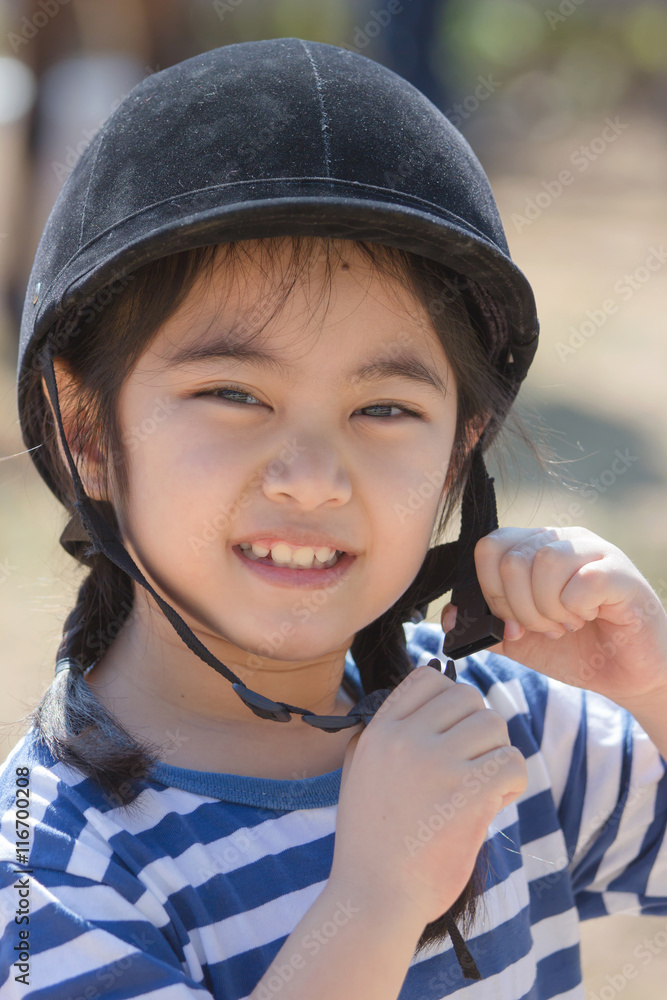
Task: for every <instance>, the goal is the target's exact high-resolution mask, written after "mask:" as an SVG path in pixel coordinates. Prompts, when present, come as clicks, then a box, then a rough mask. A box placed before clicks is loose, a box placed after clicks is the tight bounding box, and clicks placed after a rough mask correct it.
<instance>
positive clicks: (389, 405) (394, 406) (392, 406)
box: [193, 385, 422, 420]
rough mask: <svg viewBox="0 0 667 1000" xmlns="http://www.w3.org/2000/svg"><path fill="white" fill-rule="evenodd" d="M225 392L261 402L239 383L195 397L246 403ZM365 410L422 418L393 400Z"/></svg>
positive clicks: (387, 418)
mask: <svg viewBox="0 0 667 1000" xmlns="http://www.w3.org/2000/svg"><path fill="white" fill-rule="evenodd" d="M223 393H231V394H232V395H233V396H236V397H238V396H245V397H246V398H247V399H254V400H255V401H256V402H259V400H258V399H257V397H256V396H253V395H251V394H250V393H249V392H246V391H245V389H241V388H240V386H237V385H222V386H216V387H215V388H213V389H201V390H200V391H199V392H195V393H194V394H193V398H196V397H198V396H215V397H217V398H219V399H224V400H225V402H228V403H241V405H245V404H244V403H243V401H242V400H240V399H229V398H228V397H227V396H225V395H223ZM259 405H260V406H263V405H264V404H263V403H261V402H259ZM365 410H400V411H401V412H400V415H401V416H408V417H416V418H417V419H418V420H421V419H422V415H421V413H417V411H416V410H411V409H410V408H409V407H408V406H403V405H402V404H401V403H393V402H382V403H372V404H371V405H370V406H364V407H362V408H361V409H360V410H356V411H355V412H356V413H363V412H364V411H365ZM376 419H380V420H394V419H396V418H395V417H391V416H389V415H388V414H378V415H377V417H376Z"/></svg>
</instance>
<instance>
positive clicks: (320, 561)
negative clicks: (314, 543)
mask: <svg viewBox="0 0 667 1000" xmlns="http://www.w3.org/2000/svg"><path fill="white" fill-rule="evenodd" d="M239 548H240V549H243V551H244V552H246V554H247V555H248V556H249V557H250V558H251V559H252V557H253V556H255V557H256V558H258V559H261V558H263V557H264V556H268V554H269V552H270V553H271V558H272V559H273V561H274V562H275V563H279V564H280V565H281V566H291V567H293V568H294V569H299V568H300V569H311V568H312V566H313V565H315V566H316V568H317V567H319V566H325V565H331V566H333V564H334V563H335V562H336V549H330V548H329V547H328V546H326V545H322V546H319V547H318V548H312V547H311V546H310V545H302V546H300V547H292V546H291V545H288V544H287V542H276V544H275V545H273V546H271V548H270V549H268V548H267V547H266V545H260V544H259V542H253V543H252V544H250V542H240V543H239Z"/></svg>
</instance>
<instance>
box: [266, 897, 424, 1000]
mask: <svg viewBox="0 0 667 1000" xmlns="http://www.w3.org/2000/svg"><path fill="white" fill-rule="evenodd" d="M423 929H424V924H423V922H422V921H420V920H419V919H418V918H416V915H415V914H414V913H412V912H410V911H409V910H408V908H407V907H406V906H405V905H399V903H398V901H394V900H393V899H386V900H381V899H379V898H377V899H373V900H371V899H370V898H368V897H367V896H365V895H364V894H362V893H360V892H359V893H355V890H354V889H351V890H348V888H341V887H340V886H339V887H336V886H334V885H333V884H332V883H330V882H329V883H327V885H326V886H325V887H324V889H323V890H322V892H321V894H320V895H319V896H318V897H317V899H316V900H315V902H314V903H313V905H312V906H311V907H310V909H309V910H308V912H307V913H305V914H304V916H303V918H302V920H301V921H300V922H299V923H298V924H297V926H296V927H295V928H294V930H293V931H292V933H291V934H290V936H289V937H288V938H287V940H286V941H285V943H284V945H283V946H282V948H281V949H280V951H279V952H278V954H277V955H276V957H275V959H274V960H273V962H272V963H271V965H270V966H269V968H268V969H267V971H266V973H265V975H264V976H263V977H262V979H261V980H260V981H259V983H258V984H257V986H256V987H255V989H254V990H253V992H252V994H251V995H250V998H249V1000H269V998H273V996H274V994H275V993H276V990H278V989H279V990H280V998H281V1000H313V997H317V998H318V1000H340V998H341V997H345V998H346V1000H396V998H397V997H398V995H399V993H400V991H401V987H402V985H403V981H404V979H405V976H406V974H407V971H408V967H409V965H410V960H411V958H412V956H413V954H414V951H415V948H416V947H417V942H418V941H419V937H420V935H421V932H422V931H423Z"/></svg>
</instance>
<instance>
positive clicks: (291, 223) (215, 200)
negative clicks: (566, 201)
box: [18, 38, 539, 978]
mask: <svg viewBox="0 0 667 1000" xmlns="http://www.w3.org/2000/svg"><path fill="white" fill-rule="evenodd" d="M257 137H263V138H262V141H260V142H257V141H254V140H256V138H257ZM282 235H315V236H330V237H339V238H344V239H359V240H366V241H370V242H379V243H384V244H388V245H390V246H393V247H398V248H401V249H404V250H407V251H410V252H412V253H415V254H420V255H422V256H424V257H427V258H430V259H433V260H435V261H439V262H441V263H443V264H445V265H447V266H448V267H450V268H452V269H453V270H454V271H455V272H456V274H457V275H458V276H459V277H460V279H461V280H460V282H457V288H458V290H459V292H460V293H461V295H462V297H463V300H464V302H465V304H466V308H467V310H468V312H469V315H470V317H471V321H472V322H473V325H474V326H475V327H476V329H477V330H478V331H479V335H480V336H481V337H482V338H483V340H484V343H485V345H486V347H487V349H488V352H489V357H490V359H491V360H492V362H493V364H494V365H495V367H496V368H497V370H498V372H499V373H500V374H501V375H502V376H503V377H504V380H505V384H506V385H507V387H508V394H507V400H508V401H507V407H508V408H509V406H510V404H511V402H512V400H513V399H514V397H515V395H516V393H517V392H518V389H519V386H520V384H521V382H522V380H523V378H524V377H525V375H526V373H527V371H528V368H529V366H530V363H531V361H532V359H533V356H534V354H535V351H536V348H537V337H538V328H539V327H538V321H537V317H536V312H535V301H534V297H533V293H532V290H531V288H530V285H529V284H528V281H527V280H526V278H525V277H524V275H523V274H522V272H521V271H520V270H519V269H518V268H517V267H516V265H515V264H514V263H513V262H512V260H511V258H510V256H509V250H508V247H507V242H506V239H505V234H504V231H503V227H502V223H501V221H500V217H499V215H498V210H497V207H496V204H495V200H494V197H493V194H492V192H491V189H490V186H489V183H488V180H487V177H486V174H485V173H484V170H483V168H482V166H481V164H480V163H479V161H478V160H477V158H476V156H475V154H474V153H473V151H472V149H471V148H470V146H469V145H468V143H467V142H466V140H465V139H464V138H463V136H462V135H461V134H460V133H459V132H458V131H457V129H456V128H454V126H453V125H452V124H451V123H450V122H449V120H448V119H447V117H446V116H445V115H444V114H443V113H442V112H441V111H440V110H438V108H436V107H435V106H434V105H433V104H432V103H431V102H430V101H429V100H428V99H427V98H426V97H425V96H424V95H423V94H422V93H421V92H420V91H418V90H417V89H416V88H415V87H413V86H412V85H411V84H410V83H408V82H407V81H406V80H404V79H403V78H402V77H400V76H398V75H397V74H396V73H394V72H392V71H391V70H389V69H387V68H385V67H383V66H382V65H380V64H379V63H377V62H375V61H373V60H371V59H368V58H367V57H365V56H362V55H359V54H357V53H354V52H351V51H349V50H347V49H344V48H339V47H337V46H334V45H328V44H324V43H321V42H311V41H304V40H303V39H300V38H276V39H268V40H264V41H255V42H241V43H237V44H232V45H226V46H223V47H222V48H218V49H212V50H211V51H209V52H204V53H202V54H200V55H197V56H194V57H193V58H191V59H187V60H185V61H184V62H181V63H179V64H177V65H175V66H171V67H170V68H169V69H166V70H163V71H162V72H160V73H155V74H153V75H151V76H149V77H147V78H146V79H145V80H143V81H142V82H141V83H139V84H138V85H137V86H136V87H134V89H133V90H131V91H130V93H129V94H128V95H127V96H126V97H125V98H124V100H123V101H122V102H121V104H120V105H119V106H118V107H117V108H116V110H115V111H114V112H113V113H112V114H111V115H110V116H109V118H108V119H107V120H106V122H105V123H104V124H103V125H102V127H101V128H100V129H99V130H98V132H97V133H96V134H95V136H94V137H93V139H92V141H91V142H90V143H89V145H88V146H87V148H86V149H85V150H84V152H83V154H82V155H81V157H80V158H79V160H78V161H77V163H76V165H75V166H74V169H73V170H72V172H71V173H70V175H69V176H68V178H67V180H66V181H65V184H64V185H63V188H62V190H61V192H60V194H59V196H58V198H57V200H56V203H55V205H54V207H53V210H52V212H51V214H50V216H49V219H48V221H47V223H46V226H45V228H44V232H43V234H42V237H41V240H40V242H39V246H38V248H37V252H36V255H35V261H34V265H33V268H32V273H31V275H30V279H29V283H28V288H27V292H26V298H25V305H24V310H23V316H22V321H21V338H20V346H19V357H18V410H19V418H20V422H21V430H22V435H23V440H24V442H25V444H26V446H27V447H28V448H29V449H31V451H30V456H31V458H32V460H33V462H34V463H35V466H36V467H37V470H38V471H39V473H40V475H41V476H42V478H43V479H44V480H45V482H46V483H47V485H48V486H49V488H50V489H51V490H52V491H53V492H54V493H55V495H56V496H57V497H58V499H59V500H61V502H64V498H63V496H61V495H60V491H59V488H58V486H57V484H56V483H55V482H54V481H53V479H52V477H51V474H50V472H49V469H48V467H47V465H46V463H45V462H44V460H43V458H42V456H41V452H40V447H39V446H40V444H41V443H42V442H41V441H40V440H35V439H33V437H32V434H31V432H30V430H29V429H28V424H27V420H26V396H27V392H26V390H27V381H28V380H27V378H26V376H27V374H28V373H29V371H30V370H34V369H35V368H37V369H38V370H40V371H41V372H42V373H43V375H44V379H45V381H46V385H47V388H48V392H49V396H50V399H51V402H52V405H53V408H54V411H55V414H56V422H57V432H58V433H59V434H60V437H61V441H62V444H63V448H64V451H65V454H66V457H67V461H68V465H69V468H70V472H71V475H72V479H73V485H74V491H75V495H76V502H75V505H74V506H75V510H76V515H75V517H73V518H72V520H71V521H70V522H69V524H68V525H67V527H66V528H65V530H64V531H63V533H62V535H61V538H60V541H61V544H62V545H63V547H64V548H65V549H66V550H67V551H68V552H69V553H70V554H73V555H74V554H76V552H77V551H78V547H79V546H82V545H83V543H84V542H85V543H86V545H87V549H86V551H88V552H91V551H95V550H97V551H101V552H103V553H104V554H105V555H106V556H107V557H108V558H109V559H110V560H111V561H112V562H113V563H115V564H116V565H117V566H118V567H120V568H121V569H122V570H123V571H124V572H126V573H127V574H128V575H129V576H130V577H131V578H132V579H133V580H135V581H136V582H137V583H139V584H141V586H143V587H145V588H146V589H147V590H148V591H149V592H150V593H151V594H152V596H153V598H154V599H155V600H156V602H157V604H158V606H159V607H160V608H161V610H162V611H163V613H164V614H165V616H166V617H167V619H168V620H169V621H170V622H171V624H172V626H173V627H174V628H175V630H176V631H177V633H178V634H179V635H180V637H181V638H182V640H183V641H184V642H185V643H186V645H187V646H188V647H189V648H190V649H191V650H192V651H193V652H194V653H196V654H197V656H199V657H200V658H201V659H202V660H204V662H206V663H208V664H209V665H210V666H211V667H213V668H214V669H215V670H217V671H218V672H219V673H220V674H222V675H223V677H226V678H227V679H228V680H230V681H232V683H233V686H234V690H235V691H236V693H237V694H238V695H239V697H241V698H242V700H243V701H244V702H245V703H246V705H248V707H249V708H250V709H251V710H252V711H253V712H254V713H255V714H256V715H258V716H260V717H261V718H265V719H270V720H272V721H276V722H289V721H290V720H291V716H292V714H297V715H301V717H302V718H303V721H304V722H306V723H308V724H309V725H311V726H314V727H317V728H320V729H323V730H324V731H328V732H337V731H339V730H340V729H342V728H346V727H348V726H354V725H359V724H360V723H363V724H366V723H367V722H368V721H369V719H370V718H372V716H373V714H374V712H375V711H376V710H377V708H378V707H379V705H380V704H381V703H382V701H383V700H384V698H385V697H386V695H387V694H388V693H389V689H382V690H375V691H371V692H369V693H367V694H365V696H364V697H363V698H362V699H361V700H360V701H359V702H358V703H357V704H356V705H355V706H354V708H352V709H351V710H350V712H349V713H348V715H346V716H317V715H315V714H314V713H312V712H310V711H307V710H305V709H301V708H299V707H298V706H295V705H289V704H286V703H283V702H275V701H272V700H270V699H268V698H265V697H263V696H262V695H260V694H258V693H257V692H254V691H251V690H250V689H249V688H247V687H246V686H245V685H244V684H243V683H242V682H241V681H240V679H239V678H238V677H237V676H236V675H235V674H234V673H233V672H232V671H231V670H229V668H228V667H226V666H225V665H224V664H223V663H221V662H220V661H219V660H218V659H217V658H216V657H215V656H213V654H212V653H211V652H210V651H209V650H208V649H207V648H206V647H205V646H204V645H203V644H202V643H201V642H200V640H199V639H198V638H197V636H196V635H195V634H194V633H193V632H192V630H191V629H190V628H189V627H188V626H187V625H186V623H185V622H184V621H183V619H182V618H181V617H180V615H178V614H177V613H176V611H175V610H174V609H173V608H171V606H170V605H168V604H167V603H166V602H165V601H164V600H163V599H162V598H161V597H160V595H158V594H157V593H156V592H155V590H154V589H153V588H152V587H151V585H150V584H149V583H148V581H147V580H146V579H145V577H144V576H143V574H142V573H141V571H140V570H139V568H138V567H137V565H136V564H135V563H134V561H133V560H132V559H131V558H130V556H129V554H128V553H127V551H126V550H125V548H124V547H123V545H122V542H121V539H120V537H119V536H118V534H117V533H116V532H115V531H114V530H112V528H111V526H110V525H109V524H108V523H107V522H106V521H105V520H104V518H103V517H102V516H101V514H100V512H99V510H98V509H96V507H95V506H94V505H93V503H92V502H91V499H90V498H89V497H88V496H87V495H86V493H85V491H84V489H83V484H82V482H81V479H80V477H79V474H78V471H77V469H76V466H75V464H74V461H73V458H72V455H71V453H70V451H69V447H68V445H67V441H66V438H65V434H64V429H63V424H62V417H61V413H60V407H59V403H58V394H57V385H56V381H55V375H54V370H53V358H54V357H55V356H57V355H58V353H60V352H61V351H62V349H63V346H64V344H63V342H62V331H61V333H60V334H59V336H58V337H56V336H55V335H54V333H55V330H54V327H55V323H56V321H57V320H58V318H59V317H61V316H62V315H63V314H64V312H65V311H66V310H68V309H69V308H70V307H76V306H80V307H84V306H85V304H86V303H88V302H90V301H91V300H93V299H94V298H95V295H96V293H98V292H101V290H102V289H103V288H104V287H105V286H107V285H109V284H110V283H112V282H114V281H115V280H119V279H122V278H123V277H125V276H126V275H129V274H131V273H132V272H133V271H134V270H136V269H137V268H138V267H140V266H142V265H144V264H146V263H147V262H150V261H154V260H156V259H158V258H160V257H164V256H166V255H168V254H171V253H175V252H178V251H181V250H186V249H190V248H194V247H198V246H204V245H210V244H216V243H224V242H228V241H232V240H242V239H253V238H260V237H267V236H282ZM74 335H76V336H85V327H83V326H79V327H76V328H75V329H73V330H70V331H69V333H68V334H67V336H74ZM484 443H485V434H482V436H481V438H480V439H479V441H478V443H477V446H476V447H475V449H474V452H473V456H472V463H471V471H470V474H469V477H468V481H467V483H466V486H465V490H464V494H463V502H462V515H461V534H460V537H459V539H458V541H457V542H449V543H447V544H444V545H439V546H436V547H435V548H433V549H430V550H429V552H428V553H427V555H426V557H425V559H424V562H423V564H422V566H421V568H420V571H419V573H418V574H417V576H416V578H415V580H414V581H413V583H412V584H411V585H410V587H409V588H408V590H407V591H406V592H405V594H403V595H402V596H401V598H400V599H399V600H398V601H397V602H396V603H395V605H394V606H393V608H392V609H390V610H391V613H392V615H393V619H392V621H393V622H394V623H395V625H396V628H397V630H399V631H400V632H401V634H402V623H403V622H405V621H408V620H412V621H418V620H420V618H423V617H424V615H425V613H426V610H427V608H428V605H429V603H430V602H431V601H432V600H434V599H435V598H437V597H439V596H441V595H442V594H444V593H445V592H446V591H448V590H450V589H451V588H452V586H453V591H452V602H453V603H454V604H456V605H457V606H458V608H459V621H460V622H462V624H461V625H458V624H457V627H456V629H454V630H451V631H450V632H449V633H448V634H447V636H446V638H445V644H444V652H446V653H448V654H449V655H450V656H452V657H454V658H457V657H459V656H465V655H468V654H470V653H472V652H474V651H476V650H478V649H481V648H484V647H486V646H489V645H492V644H494V643H496V642H499V641H500V640H501V639H502V635H503V623H502V621H499V620H498V619H497V618H495V617H494V616H492V615H491V614H490V613H489V609H488V607H487V605H486V603H485V601H484V598H483V596H482V594H481V591H480V589H479V585H478V583H477V579H476V576H475V568H474V559H473V551H474V547H475V544H476V542H477V541H478V539H479V538H481V537H483V536H484V535H486V534H488V533H489V532H490V531H493V530H494V529H495V528H497V527H498V520H497V514H496V506H495V494H494V490H493V480H492V479H491V478H490V477H489V476H488V474H487V472H486V469H485V466H484V461H483V458H482V450H483V447H484ZM375 624H376V623H371V625H370V626H368V627H367V628H366V629H365V630H364V632H365V633H366V634H367V638H366V640H365V641H367V642H369V643H372V642H373V641H374V640H376V639H377V640H378V641H379V640H380V634H379V631H378V634H377V635H375V634H374V632H373V629H374V627H375ZM384 624H385V627H386V622H385V623H384ZM397 634H398V632H397ZM355 642H356V640H355ZM352 653H353V655H354V656H355V660H357V661H358V654H359V655H363V647H362V646H359V644H358V643H357V644H356V645H355V643H353V646H352ZM66 668H70V669H81V665H80V664H77V663H75V662H74V660H71V659H67V658H65V659H61V660H59V661H58V663H57V664H56V672H58V671H59V670H61V669H66ZM448 925H449V930H450V933H451V936H452V941H453V944H454V948H455V950H456V954H457V957H458V959H459V962H460V964H461V967H462V969H463V972H464V975H466V976H467V977H468V978H480V974H479V972H478V970H477V968H476V966H475V963H474V961H473V960H472V957H471V956H470V954H469V952H468V951H467V949H466V948H465V945H464V943H463V940H462V938H461V936H460V934H459V932H458V930H457V928H456V925H455V923H454V921H453V920H450V921H449V922H448Z"/></svg>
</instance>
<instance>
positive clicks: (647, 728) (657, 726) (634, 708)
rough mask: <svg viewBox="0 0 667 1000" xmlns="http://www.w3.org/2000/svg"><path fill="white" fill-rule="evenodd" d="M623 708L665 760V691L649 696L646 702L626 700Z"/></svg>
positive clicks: (666, 699)
mask: <svg viewBox="0 0 667 1000" xmlns="http://www.w3.org/2000/svg"><path fill="white" fill-rule="evenodd" d="M623 707H624V708H627V710H628V712H630V714H631V715H633V716H634V717H635V719H636V720H637V722H638V723H639V725H640V726H641V727H642V729H643V730H644V732H645V733H646V734H647V736H648V737H649V739H650V740H651V742H652V743H653V744H654V745H655V746H656V747H657V748H658V751H659V753H660V754H661V756H662V757H663V759H664V760H667V691H665V692H664V694H661V695H656V694H653V695H651V698H650V699H648V700H647V701H646V702H634V703H633V702H630V701H627V700H626V701H624V702H623Z"/></svg>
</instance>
